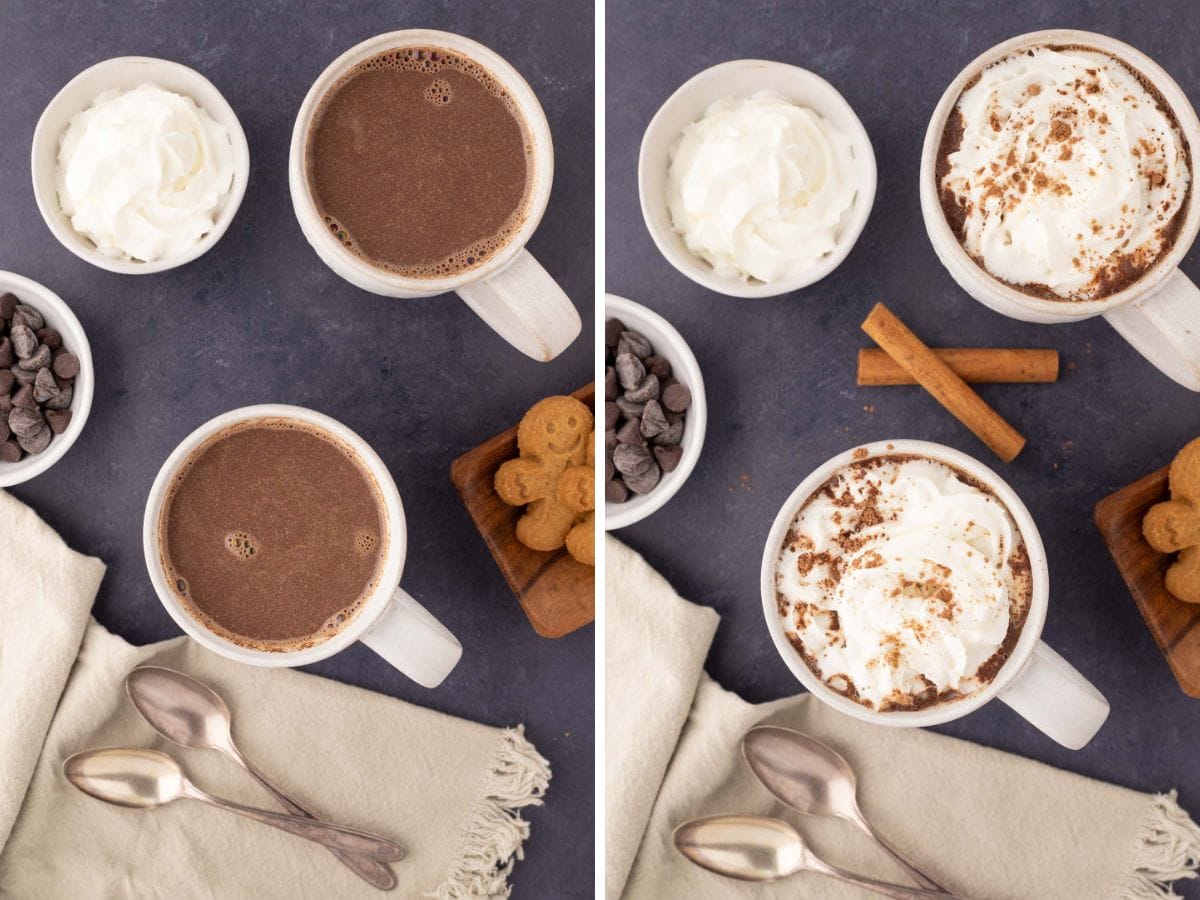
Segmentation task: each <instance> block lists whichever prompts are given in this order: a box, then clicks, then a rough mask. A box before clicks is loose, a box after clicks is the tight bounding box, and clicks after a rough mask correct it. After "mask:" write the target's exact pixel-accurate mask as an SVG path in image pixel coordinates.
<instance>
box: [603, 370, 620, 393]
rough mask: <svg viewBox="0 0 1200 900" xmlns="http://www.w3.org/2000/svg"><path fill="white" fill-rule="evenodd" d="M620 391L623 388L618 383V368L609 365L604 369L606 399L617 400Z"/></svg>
mask: <svg viewBox="0 0 1200 900" xmlns="http://www.w3.org/2000/svg"><path fill="white" fill-rule="evenodd" d="M620 393H621V388H620V385H619V384H618V383H617V370H616V369H614V368H613V367H612V366H609V367H608V368H606V369H605V370H604V399H605V400H616V399H617V395H618V394H620Z"/></svg>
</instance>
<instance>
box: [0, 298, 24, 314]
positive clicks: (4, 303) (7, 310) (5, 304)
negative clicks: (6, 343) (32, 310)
mask: <svg viewBox="0 0 1200 900" xmlns="http://www.w3.org/2000/svg"><path fill="white" fill-rule="evenodd" d="M19 303H20V301H18V300H17V295H16V294H5V295H3V296H0V319H11V318H12V317H13V313H15V312H16V311H17V306H18V305H19Z"/></svg>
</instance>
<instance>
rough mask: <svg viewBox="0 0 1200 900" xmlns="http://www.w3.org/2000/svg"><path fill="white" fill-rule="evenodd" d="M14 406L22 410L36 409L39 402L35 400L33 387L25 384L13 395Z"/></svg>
mask: <svg viewBox="0 0 1200 900" xmlns="http://www.w3.org/2000/svg"><path fill="white" fill-rule="evenodd" d="M12 405H13V406H14V407H20V408H21V409H36V408H37V401H36V400H34V399H33V385H32V384H23V385H21V387H20V388H18V389H17V392H16V393H15V394H13V395H12Z"/></svg>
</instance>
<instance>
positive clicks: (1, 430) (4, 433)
mask: <svg viewBox="0 0 1200 900" xmlns="http://www.w3.org/2000/svg"><path fill="white" fill-rule="evenodd" d="M11 434H12V429H11V428H9V427H8V418H7V417H6V416H0V444H2V443H4V442H5V441H7V440H8V438H9V436H10V435H11Z"/></svg>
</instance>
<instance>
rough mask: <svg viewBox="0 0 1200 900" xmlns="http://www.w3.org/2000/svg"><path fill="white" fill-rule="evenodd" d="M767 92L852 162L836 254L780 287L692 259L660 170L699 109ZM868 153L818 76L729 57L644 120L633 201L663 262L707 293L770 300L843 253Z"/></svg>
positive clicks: (871, 174) (859, 207)
mask: <svg viewBox="0 0 1200 900" xmlns="http://www.w3.org/2000/svg"><path fill="white" fill-rule="evenodd" d="M763 90H770V91H774V92H776V93H777V94H779V95H781V96H783V97H786V98H787V99H788V100H791V101H792V102H793V103H796V104H797V105H799V106H804V107H807V108H809V109H811V110H813V111H814V112H816V113H817V114H818V115H820V116H821V117H822V118H824V119H827V120H828V121H829V122H830V123H831V124H832V125H833V126H834V127H835V128H837V129H838V130H839V131H841V132H842V134H844V135H845V136H846V137H847V138H848V139H849V141H850V144H851V147H852V148H853V151H854V159H855V162H856V164H857V176H858V193H857V195H856V196H855V198H854V206H853V209H852V210H851V214H850V217H849V218H848V219H847V221H846V224H845V225H844V226H843V228H842V233H841V234H840V235H839V236H838V244H837V248H836V249H835V250H834V251H833V252H831V253H829V254H828V255H827V256H825V257H824V258H823V259H822V260H821V261H820V262H819V263H818V264H817V265H816V266H814V267H813V268H811V269H810V270H809V271H807V272H804V273H802V274H801V275H798V276H796V277H795V278H792V279H790V280H788V281H778V282H774V283H771V284H765V283H763V282H761V281H740V280H738V279H735V278H725V277H723V276H721V275H718V274H717V273H716V272H714V271H713V268H712V266H711V265H709V264H708V263H707V262H705V261H704V260H703V259H701V258H700V257H698V256H696V255H695V254H694V253H692V251H691V250H689V249H688V247H687V244H685V243H684V240H683V236H682V235H680V234H678V233H677V232H676V231H675V229H674V228H672V227H671V214H670V212H669V210H668V209H667V169H668V166H669V164H670V151H671V148H672V147H673V146H674V144H675V142H676V141H678V140H679V136H680V134H682V133H683V129H684V128H685V127H687V126H688V125H690V124H691V123H693V122H695V121H697V120H698V119H700V118H701V117H703V115H704V112H705V110H707V109H708V107H709V106H710V105H711V104H712V103H714V102H715V101H717V100H721V99H724V98H725V97H748V96H750V95H751V94H754V93H756V92H758V91H763ZM875 181H876V172H875V151H874V149H873V148H872V147H871V139H870V138H869V137H868V136H867V131H866V129H865V128H863V125H862V122H860V121H859V120H858V116H856V115H855V114H854V110H853V109H851V108H850V104H849V103H847V102H846V100H845V98H844V97H842V95H841V94H839V93H838V92H837V90H836V89H834V87H833V86H832V85H831V84H830V83H829V82H828V81H826V80H825V79H824V78H821V77H820V76H819V75H814V74H813V73H812V72H809V71H808V70H806V69H801V68H799V67H798V66H791V65H787V64H786V63H779V62H770V61H768V60H762V59H736V60H733V61H731V62H726V63H721V64H720V65H717V66H713V67H712V68H711V69H705V70H704V71H703V72H701V73H700V74H699V75H696V76H694V77H692V78H691V79H689V80H688V81H686V82H684V84H683V86H682V87H680V88H679V90H677V91H676V92H675V93H674V94H672V95H671V96H670V97H669V98H668V99H667V102H666V103H664V104H663V105H662V108H660V109H659V111H658V112H657V113H656V114H655V116H654V118H653V119H651V120H650V124H649V125H648V126H647V127H646V133H645V135H644V136H643V137H642V149H641V152H640V153H639V155H638V195H639V196H640V198H641V202H642V217H643V218H644V219H645V220H646V228H647V229H649V231H650V236H651V237H652V238H653V239H654V243H655V244H656V245H657V246H658V249H659V251H661V252H662V255H663V256H665V257H666V258H667V262H669V263H670V264H671V265H673V266H674V267H675V268H676V269H678V270H679V271H680V272H682V273H683V274H684V275H686V276H687V277H688V278H690V279H692V281H695V282H696V283H697V284H702V285H704V286H705V287H706V288H709V289H710V290H713V291H716V292H717V293H719V294H726V295H728V296H730V297H776V296H779V295H780V294H788V293H791V292H792V291H797V290H800V289H801V288H804V287H808V286H809V285H810V284H813V283H815V282H817V281H820V280H821V279H822V278H824V277H825V276H826V275H828V274H829V273H830V272H832V271H833V270H834V269H836V268H837V267H838V266H839V265H841V263H842V260H844V259H845V258H846V256H847V255H848V254H849V253H850V250H851V249H852V248H853V247H854V243H855V241H857V240H858V236H859V235H860V234H861V233H862V230H863V226H865V225H866V224H867V217H868V216H870V214H871V206H872V205H873V204H874V202H875Z"/></svg>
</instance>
